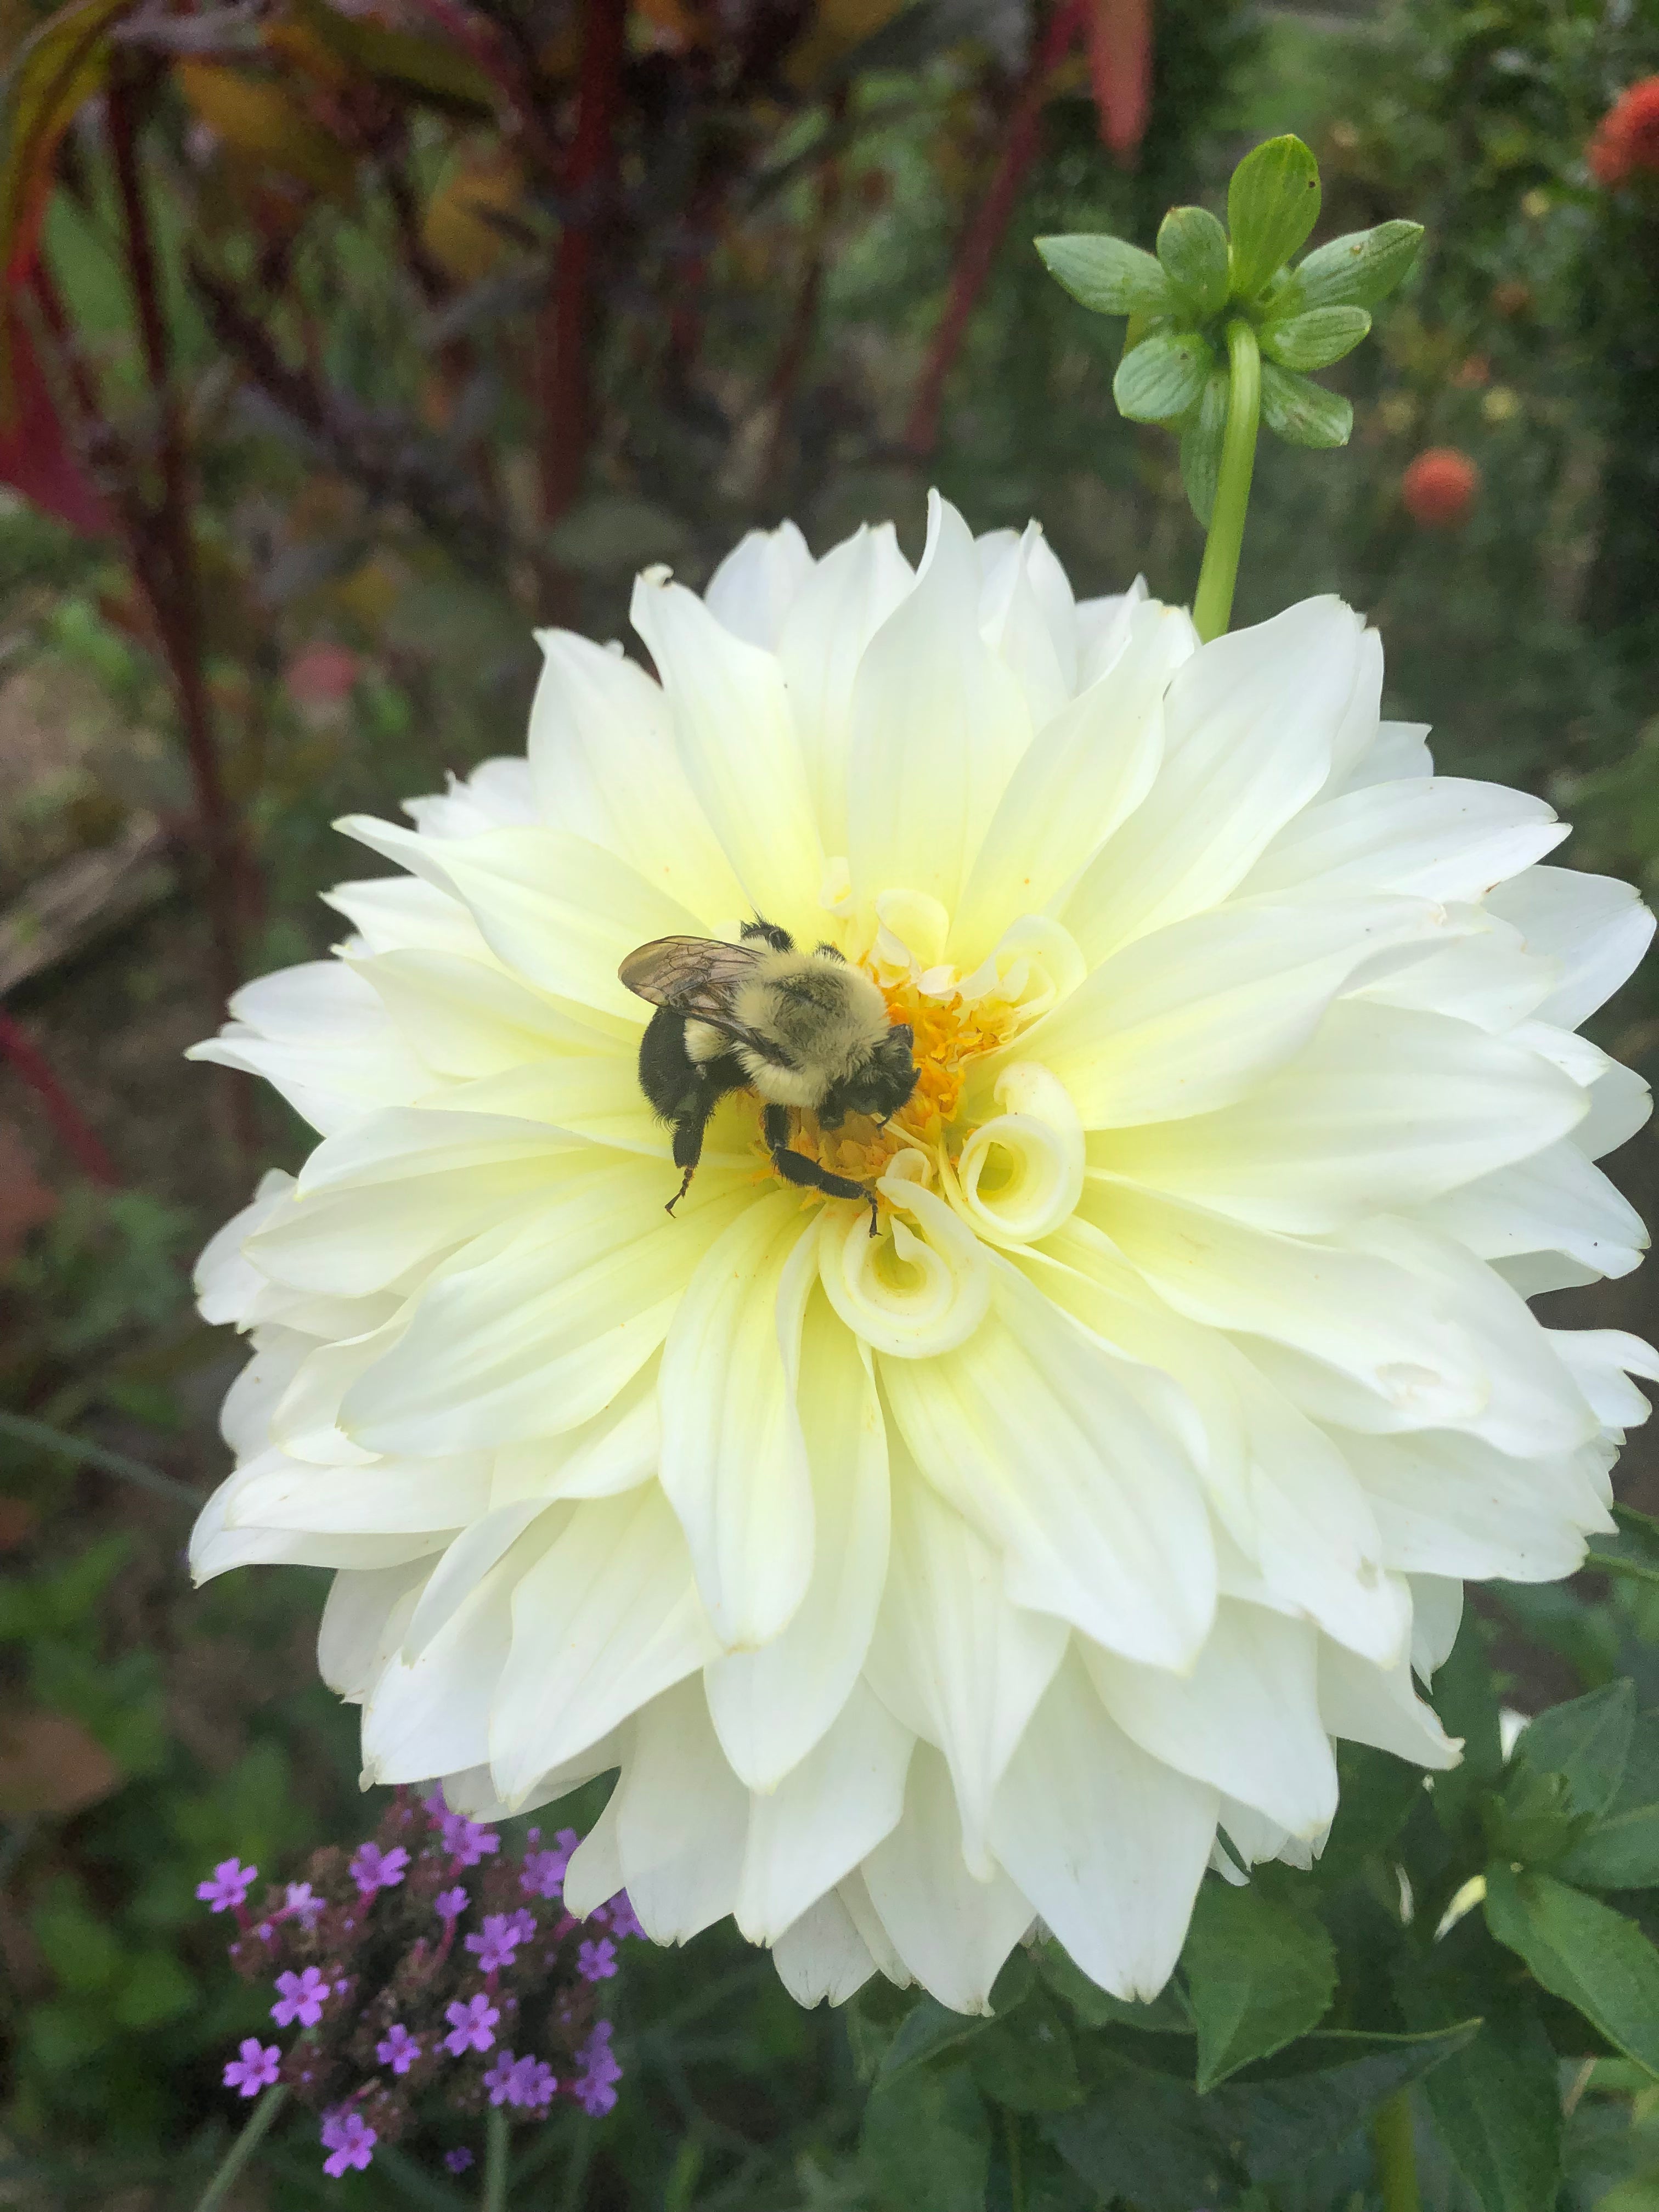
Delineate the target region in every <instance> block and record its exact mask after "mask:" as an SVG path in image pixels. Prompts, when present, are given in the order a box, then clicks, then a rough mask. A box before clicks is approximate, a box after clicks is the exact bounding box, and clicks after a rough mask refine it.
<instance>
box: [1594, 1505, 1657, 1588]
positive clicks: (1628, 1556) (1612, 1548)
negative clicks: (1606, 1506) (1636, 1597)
mask: <svg viewBox="0 0 1659 2212" xmlns="http://www.w3.org/2000/svg"><path fill="white" fill-rule="evenodd" d="M1613 1519H1614V1521H1616V1522H1618V1524H1619V1526H1618V1533H1617V1534H1615V1535H1612V1536H1592V1537H1591V1538H1590V1540H1589V1559H1588V1560H1587V1561H1586V1562H1585V1564H1586V1565H1589V1566H1596V1567H1600V1568H1601V1569H1602V1570H1603V1571H1605V1572H1606V1573H1607V1574H1610V1575H1626V1576H1629V1577H1632V1579H1633V1580H1635V1581H1637V1582H1643V1583H1659V1521H1656V1520H1655V1519H1654V1518H1653V1516H1652V1515H1651V1514H1650V1513H1638V1512H1637V1511H1636V1510H1634V1508H1633V1507H1632V1506H1629V1505H1615V1506H1614V1507H1613Z"/></svg>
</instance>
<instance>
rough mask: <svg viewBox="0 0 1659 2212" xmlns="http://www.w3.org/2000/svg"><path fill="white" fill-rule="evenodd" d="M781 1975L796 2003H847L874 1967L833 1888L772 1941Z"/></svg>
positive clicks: (850, 1916) (867, 1978) (808, 2004)
mask: <svg viewBox="0 0 1659 2212" xmlns="http://www.w3.org/2000/svg"><path fill="white" fill-rule="evenodd" d="M772 1957H773V1960H775V1964H776V1966H777V1970H778V1976H779V1978H780V1980H781V1982H782V1984H783V1986H784V1987H785V1989H787V1990H788V1992H789V1994H790V1996H792V1997H793V1999H794V2000H795V2002H796V2003H797V2004H798V2005H805V2006H807V2007H809V2008H810V2007H811V2006H813V2005H820V2004H832V2005H839V2004H845V2003H846V2002H847V2000H848V1997H850V1996H854V1994H855V1992H856V1991H858V1990H861V1989H862V1988H863V1987H864V1984H866V1982H867V1981H868V1980H869V1978H870V1977H871V1975H872V1974H873V1973H874V1972H875V1971H876V1962H875V1960H873V1959H872V1957H871V1956H870V1954H869V1952H868V1951H867V1950H866V1948H865V1944H864V1939H863V1937H862V1936H860V1934H859V1931H858V1929H856V1928H855V1927H854V1925H853V1917H852V1915H851V1913H849V1912H848V1910H847V1907H846V1906H845V1905H843V1904H842V1900H841V1899H840V1898H839V1897H838V1896H837V1895H836V1892H835V1891H834V1890H831V1891H830V1892H829V1895H828V1896H827V1897H821V1898H819V1899H818V1900H817V1903H816V1904H815V1905H808V1906H807V1908H806V1910H805V1912H803V1913H802V1915H801V1916H800V1918H799V1920H797V1921H796V1922H794V1923H793V1925H792V1926H791V1927H788V1928H786V1929H784V1931H783V1933H782V1935H781V1936H779V1937H778V1939H777V1941H776V1942H775V1943H774V1944H773V1946H772Z"/></svg>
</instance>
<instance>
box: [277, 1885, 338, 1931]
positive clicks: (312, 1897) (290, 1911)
mask: <svg viewBox="0 0 1659 2212" xmlns="http://www.w3.org/2000/svg"><path fill="white" fill-rule="evenodd" d="M327 1910H328V1904H327V1900H326V1899H324V1898H320V1897H319V1896H318V1894H317V1893H316V1891H315V1890H314V1889H313V1887H312V1886H311V1884H310V1883H309V1882H308V1881H291V1882H289V1886H288V1890H287V1893H286V1896H285V1898H284V1900H283V1918H285V1919H286V1918H288V1917H290V1916H291V1917H293V1918H294V1919H295V1920H297V1921H298V1922H299V1923H300V1925H301V1928H307V1929H310V1928H314V1927H315V1926H316V1925H317V1923H318V1922H319V1920H320V1919H321V1918H322V1917H323V1915H324V1913H325V1912H326V1911H327Z"/></svg>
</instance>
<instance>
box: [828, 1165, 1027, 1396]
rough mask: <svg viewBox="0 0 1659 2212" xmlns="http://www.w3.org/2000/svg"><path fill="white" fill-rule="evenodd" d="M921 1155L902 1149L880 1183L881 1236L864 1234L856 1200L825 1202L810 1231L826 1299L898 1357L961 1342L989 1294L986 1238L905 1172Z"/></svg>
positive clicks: (925, 1354) (864, 1219)
mask: <svg viewBox="0 0 1659 2212" xmlns="http://www.w3.org/2000/svg"><path fill="white" fill-rule="evenodd" d="M920 1157H921V1156H920V1155H919V1154H903V1153H902V1154H901V1155H900V1157H899V1158H898V1160H896V1162H895V1163H894V1164H893V1166H892V1168H891V1169H890V1170H889V1171H888V1173H887V1174H886V1175H884V1176H883V1177H882V1179H881V1181H880V1182H879V1183H878V1185H877V1188H878V1190H879V1191H880V1192H881V1194H882V1195H883V1196H884V1198H885V1199H886V1200H888V1202H889V1203H890V1206H893V1207H894V1208H895V1209H896V1212H895V1218H893V1220H892V1221H891V1223H890V1229H889V1233H888V1235H887V1236H885V1237H872V1236H871V1235H870V1233H869V1217H868V1215H867V1214H866V1213H865V1212H863V1211H862V1209H858V1210H854V1209H852V1208H849V1207H836V1208H831V1207H829V1206H825V1207H824V1209H823V1215H822V1217H821V1223H820V1226H819V1230H818V1236H817V1255H818V1273H819V1279H820V1280H821V1281H822V1283H823V1287H824V1290H825V1291H827V1292H828V1294H829V1303H830V1304H831V1305H832V1306H833V1307H834V1308H835V1310H836V1312H837V1313H838V1314H839V1315H840V1316H841V1318H842V1321H843V1322H845V1323H846V1325H847V1327H848V1328H849V1329H851V1330H852V1331H853V1333H854V1335H855V1336H858V1337H860V1339H862V1340H863V1341H864V1342H865V1343H866V1344H868V1345H869V1346H871V1347H872V1349H873V1350H875V1351H877V1352H885V1353H887V1354H888V1356H889V1357H890V1358H895V1359H929V1358H934V1357H936V1356H937V1355H938V1354H939V1353H940V1352H949V1351H952V1350H954V1348H955V1347H956V1346H957V1345H960V1344H964V1343H966V1342H967V1340H969V1337H971V1336H972V1334H973V1333H974V1331H975V1329H976V1328H978V1327H979V1325H980V1323H981V1321H982V1320H983V1319H984V1317H985V1315H986V1313H987V1310H988V1309H989V1306H990V1303H991V1276H990V1268H989V1263H988V1261H987V1257H986V1253H985V1248H984V1246H983V1245H982V1244H981V1243H980V1241H979V1239H978V1237H975V1235H974V1233H973V1231H971V1230H970V1229H969V1228H968V1227H967V1226H966V1225H965V1224H964V1223H963V1222H962V1221H960V1220H958V1218H957V1216H956V1215H955V1214H954V1213H953V1212H951V1208H950V1207H949V1206H947V1205H946V1203H945V1200H943V1199H942V1198H940V1197H939V1196H938V1195H937V1194H935V1193H934V1192H933V1191H931V1190H927V1189H926V1188H923V1187H922V1185H921V1182H919V1181H918V1180H916V1179H915V1178H914V1177H912V1176H909V1175H908V1174H905V1173H904V1172H902V1170H903V1169H904V1167H905V1166H906V1164H908V1163H909V1162H911V1161H915V1160H917V1159H919V1158H920ZM898 1211H902V1212H905V1213H908V1215H909V1216H910V1218H911V1220H912V1221H914V1222H915V1229H912V1228H911V1227H910V1225H909V1224H908V1223H907V1222H904V1221H902V1220H900V1219H898V1218H896V1215H897V1212H898Z"/></svg>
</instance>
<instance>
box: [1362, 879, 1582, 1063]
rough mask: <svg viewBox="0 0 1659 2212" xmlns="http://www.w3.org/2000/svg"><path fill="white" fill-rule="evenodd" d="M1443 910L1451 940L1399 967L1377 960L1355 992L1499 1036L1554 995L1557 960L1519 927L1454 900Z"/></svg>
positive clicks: (1383, 1003) (1373, 1001)
mask: <svg viewBox="0 0 1659 2212" xmlns="http://www.w3.org/2000/svg"><path fill="white" fill-rule="evenodd" d="M1443 912H1444V914H1445V917H1446V924H1447V939H1446V941H1445V942H1443V943H1441V944H1435V945H1429V947H1428V948H1427V950H1426V951H1418V952H1416V953H1415V955H1414V957H1407V959H1406V960H1405V961H1404V963H1402V964H1401V965H1400V966H1398V967H1384V966H1381V965H1380V963H1379V968H1378V969H1367V970H1364V971H1363V972H1362V973H1361V975H1360V976H1359V977H1358V981H1356V982H1355V983H1354V984H1353V986H1352V996H1353V997H1355V998H1356V999H1360V1000H1365V1001H1366V1002H1368V1003H1370V1004H1374V1005H1376V1006H1402V1007H1406V1008H1408V1009H1412V1010H1414V1011H1416V1012H1420V1013H1427V1014H1435V1015H1437V1016H1439V1017H1440V1018H1447V1017H1450V1018H1455V1019H1456V1020H1458V1021H1460V1022H1472V1023H1473V1024H1474V1026H1475V1028H1476V1029H1480V1030H1487V1031H1488V1032H1491V1033H1493V1034H1501V1033H1502V1032H1504V1031H1505V1030H1513V1029H1514V1028H1515V1026H1516V1024H1517V1023H1522V1022H1524V1021H1525V1020H1526V1018H1527V1017H1528V1015H1529V1014H1530V1013H1532V1012H1534V1010H1535V1009H1536V1008H1537V1007H1538V1006H1541V1005H1542V1004H1543V1002H1544V1000H1546V999H1547V997H1548V996H1549V994H1550V992H1551V991H1552V990H1553V988H1554V987H1555V981H1556V977H1557V975H1558V974H1559V963H1558V962H1556V961H1553V960H1544V959H1540V958H1538V957H1536V956H1535V955H1534V954H1533V953H1531V952H1528V950H1527V947H1526V941H1525V939H1523V938H1522V934H1521V933H1520V931H1519V930H1518V929H1512V928H1511V927H1510V925H1509V923H1508V922H1506V921H1499V920H1498V918H1497V916H1496V915H1492V914H1491V913H1489V912H1488V911H1487V910H1486V908H1482V907H1468V906H1455V905H1454V906H1449V907H1447V908H1444V909H1443ZM1510 1042H1512V1043H1524V1042H1525V1039H1524V1038H1514V1037H1512V1038H1511V1040H1510ZM1546 1057H1548V1055H1547V1054H1546Z"/></svg>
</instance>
